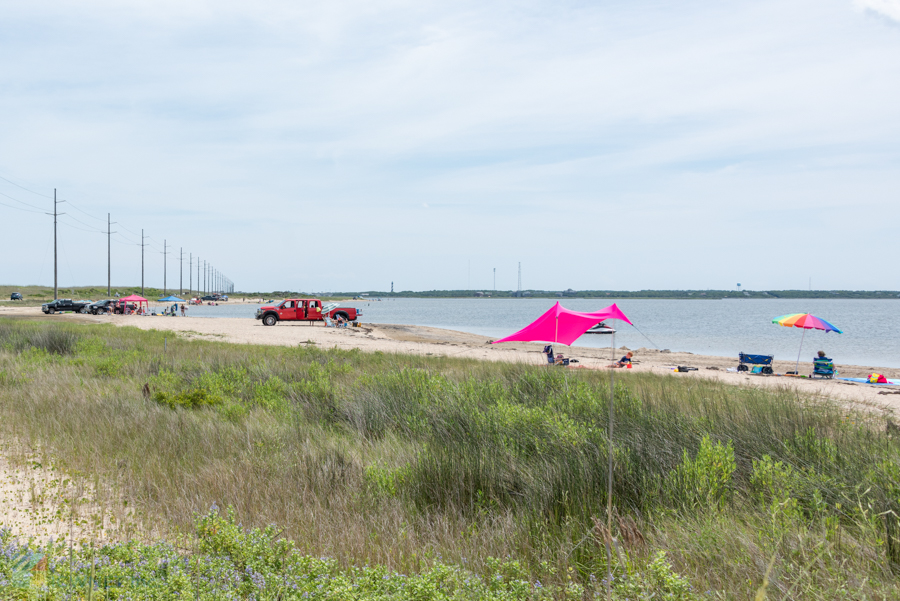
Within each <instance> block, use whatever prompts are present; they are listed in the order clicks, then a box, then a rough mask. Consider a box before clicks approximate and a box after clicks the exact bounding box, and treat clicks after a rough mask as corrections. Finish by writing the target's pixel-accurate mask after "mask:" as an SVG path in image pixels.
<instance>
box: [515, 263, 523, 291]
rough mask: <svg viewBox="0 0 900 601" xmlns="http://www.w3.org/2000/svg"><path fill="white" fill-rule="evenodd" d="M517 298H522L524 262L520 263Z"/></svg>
mask: <svg viewBox="0 0 900 601" xmlns="http://www.w3.org/2000/svg"><path fill="white" fill-rule="evenodd" d="M516 296H522V262H521V261H519V289H518V290H517V291H516Z"/></svg>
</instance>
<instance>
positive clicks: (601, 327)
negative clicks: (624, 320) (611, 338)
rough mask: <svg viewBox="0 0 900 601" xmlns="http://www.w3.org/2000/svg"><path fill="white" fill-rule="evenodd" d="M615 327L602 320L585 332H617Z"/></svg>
mask: <svg viewBox="0 0 900 601" xmlns="http://www.w3.org/2000/svg"><path fill="white" fill-rule="evenodd" d="M615 333H616V331H615V329H613V328H611V327H609V326H608V325H606V324H605V323H603V322H602V321H601V322H600V323H598V324H597V325H595V326H593V327H592V328H591V329H590V330H588V331H587V332H585V334H615Z"/></svg>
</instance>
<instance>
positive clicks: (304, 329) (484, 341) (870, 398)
mask: <svg viewBox="0 0 900 601" xmlns="http://www.w3.org/2000/svg"><path fill="white" fill-rule="evenodd" d="M4 315H18V316H22V317H25V316H28V317H35V318H44V319H53V320H66V321H73V322H80V323H112V324H115V325H118V326H133V327H137V328H140V329H142V330H151V329H155V330H168V331H172V332H174V333H177V335H178V336H179V337H181V338H185V339H204V340H218V341H223V342H233V343H239V344H268V345H278V346H296V345H298V344H315V345H317V346H319V347H321V348H339V349H344V350H347V349H353V348H358V349H360V350H362V351H366V352H375V351H380V352H384V353H409V354H413V355H425V356H435V357H460V358H469V359H479V360H484V361H507V362H512V363H530V364H534V365H546V359H545V358H544V355H543V354H541V351H542V349H543V347H544V345H543V344H538V343H520V342H513V343H503V344H500V345H493V344H489V343H490V338H487V337H485V336H479V335H477V334H468V333H465V332H457V331H454V330H445V329H440V328H430V327H425V326H408V325H385V324H362V326H361V327H359V328H341V329H336V328H326V327H324V325H323V324H322V323H305V322H295V323H288V322H282V323H279V324H278V325H276V326H273V327H266V326H263V325H262V322H260V321H257V320H255V319H243V318H208V317H162V316H150V317H140V316H121V315H116V316H93V315H75V314H62V315H52V316H44V315H43V313H41V311H40V308H39V307H0V316H4ZM554 348H555V350H556V352H557V353H563V354H565V356H567V357H569V358H571V359H577V360H578V363H577V364H576V363H573V364H572V365H571V366H570V369H606V366H607V365H609V364H610V363H611V362H612V360H613V358H615V359H618V358H620V357H621V356H622V355H623V354H624V353H625V352H626V351H628V350H632V351H633V352H634V353H635V356H634V361H635V365H634V369H631V370H624V369H619V370H617V373H622V374H623V375H625V376H626V377H627V375H628V373H629V372H635V373H636V372H641V371H651V372H656V373H661V374H671V376H672V377H675V378H708V379H714V380H718V381H721V382H724V383H728V384H734V385H741V386H754V387H785V388H790V389H794V390H796V391H797V392H800V393H805V394H809V395H813V396H818V397H820V398H829V399H835V400H842V401H848V402H851V403H853V404H856V405H862V406H866V407H869V408H873V409H887V410H891V411H893V410H894V409H900V386H898V387H894V386H877V385H873V384H863V383H855V382H844V381H842V380H821V379H815V380H810V379H806V378H795V377H787V376H764V375H751V374H747V373H735V372H728V371H726V370H727V369H728V368H735V367H737V363H738V362H737V352H735V356H734V357H716V356H709V355H695V354H692V353H683V352H669V351H667V350H657V349H647V348H638V349H627V348H625V347H619V348H618V349H615V351H613V349H611V348H605V349H602V348H601V349H598V348H587V347H578V346H573V347H571V348H570V347H566V346H564V345H555V346H554ZM677 366H689V367H696V368H697V371H691V372H686V373H678V372H674V371H673V368H675V367H677ZM836 367H837V370H838V372H839V374H840V375H841V376H843V377H853V378H855V377H864V376H867V375H868V374H870V373H872V372H877V373H881V374H885V375H886V376H887V377H888V378H900V369H896V368H887V367H879V366H873V365H859V366H857V365H845V364H841V363H839V362H838V363H836ZM554 369H562V368H554ZM793 369H794V362H793V361H778V360H776V361H775V363H774V370H775V372H776V373H784V372H786V371H789V370H793ZM811 371H812V357H809V358H808V359H807V360H804V361H801V362H800V373H801V374H808V373H809V372H811Z"/></svg>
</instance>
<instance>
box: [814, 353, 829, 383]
mask: <svg viewBox="0 0 900 601" xmlns="http://www.w3.org/2000/svg"><path fill="white" fill-rule="evenodd" d="M811 377H813V378H829V379H830V378H833V377H834V362H832V360H831V359H829V358H828V357H816V358H815V359H813V372H812V376H811Z"/></svg>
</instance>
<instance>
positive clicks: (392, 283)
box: [391, 282, 394, 294]
mask: <svg viewBox="0 0 900 601" xmlns="http://www.w3.org/2000/svg"><path fill="white" fill-rule="evenodd" d="M393 293H394V282H391V294H393Z"/></svg>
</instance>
